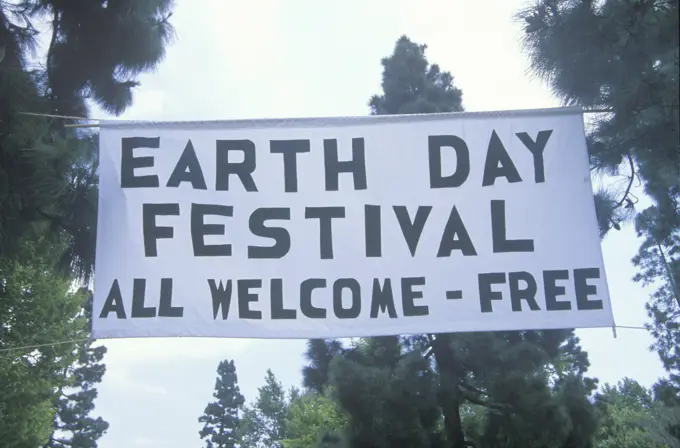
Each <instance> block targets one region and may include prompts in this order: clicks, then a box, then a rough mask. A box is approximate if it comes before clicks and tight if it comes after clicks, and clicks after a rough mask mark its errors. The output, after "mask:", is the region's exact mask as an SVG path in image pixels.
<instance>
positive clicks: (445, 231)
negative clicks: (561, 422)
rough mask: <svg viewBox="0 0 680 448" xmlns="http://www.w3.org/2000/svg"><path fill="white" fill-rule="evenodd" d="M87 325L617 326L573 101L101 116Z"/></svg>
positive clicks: (288, 328) (306, 333) (369, 329)
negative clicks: (316, 115) (554, 105)
mask: <svg viewBox="0 0 680 448" xmlns="http://www.w3.org/2000/svg"><path fill="white" fill-rule="evenodd" d="M93 318H94V322H93V335H94V337H97V338H115V337H164V336H203V337H248V338H329V337H351V336H377V335H392V334H413V333H440V332H469V331H496V330H530V329H556V328H575V327H600V326H611V325H613V317H612V311H611V306H610V300H609V295H608V289H607V281H606V276H605V271H604V266H603V261H602V253H601V248H600V239H599V233H598V226H597V220H596V217H595V208H594V201H593V191H592V187H591V181H590V170H589V163H588V155H587V151H586V142H585V135H584V128H583V121H582V115H581V110H580V109H573V108H559V109H549V110H540V111H511V112H495V113H452V114H434V115H414V116H382V117H376V116H369V117H357V118H331V119H290V120H254V121H228V122H181V123H134V122H103V123H102V124H101V133H100V191H99V219H98V236H97V259H96V272H95V295H94V310H93Z"/></svg>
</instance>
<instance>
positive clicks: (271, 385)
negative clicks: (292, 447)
mask: <svg viewBox="0 0 680 448" xmlns="http://www.w3.org/2000/svg"><path fill="white" fill-rule="evenodd" d="M295 396H297V391H296V390H295V389H292V390H291V392H290V397H288V398H287V397H286V392H285V391H284V389H283V385H282V384H281V383H280V382H279V381H278V380H277V379H276V376H275V375H274V373H273V372H272V371H271V370H270V369H267V375H266V376H265V384H264V386H262V387H259V388H258V390H257V399H256V400H255V403H253V405H252V406H248V407H246V408H245V409H244V413H243V414H244V415H243V422H242V423H243V424H242V426H243V446H244V447H253V448H255V447H267V448H281V442H282V440H284V439H286V437H287V431H286V418H287V414H288V406H289V404H290V401H292V398H293V397H295Z"/></svg>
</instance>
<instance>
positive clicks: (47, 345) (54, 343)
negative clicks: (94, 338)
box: [0, 338, 88, 353]
mask: <svg viewBox="0 0 680 448" xmlns="http://www.w3.org/2000/svg"><path fill="white" fill-rule="evenodd" d="M87 340H88V338H80V339H71V340H68V341H59V342H46V343H44V344H35V345H20V346H18V347H8V348H0V353H4V352H11V351H13V350H28V349H31V350H33V349H36V348H41V347H52V346H54V345H63V344H73V343H76V342H84V341H87Z"/></svg>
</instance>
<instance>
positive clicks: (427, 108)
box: [369, 36, 463, 115]
mask: <svg viewBox="0 0 680 448" xmlns="http://www.w3.org/2000/svg"><path fill="white" fill-rule="evenodd" d="M426 49H427V45H417V44H415V43H413V42H411V40H410V39H409V38H408V37H406V36H402V37H400V38H399V40H398V41H397V44H396V45H395V47H394V53H393V54H392V55H391V56H389V57H386V58H383V60H382V66H383V76H382V89H383V94H382V95H374V96H373V97H372V98H371V100H370V102H369V105H370V107H371V112H372V113H373V114H375V115H393V114H426V113H436V112H453V111H462V110H463V107H462V95H463V93H462V92H461V91H460V90H459V89H457V88H456V87H454V86H453V76H451V74H450V73H449V72H442V71H441V69H440V68H439V66H438V65H437V64H432V65H430V64H429V63H428V62H427V59H426V58H425V50H426Z"/></svg>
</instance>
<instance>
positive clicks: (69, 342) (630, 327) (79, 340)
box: [0, 325, 646, 353]
mask: <svg viewBox="0 0 680 448" xmlns="http://www.w3.org/2000/svg"><path fill="white" fill-rule="evenodd" d="M598 328H599V327H598ZM614 328H622V329H625V330H646V328H645V327H636V326H632V325H616V326H615V327H614ZM578 329H579V328H577V330H578ZM582 329H583V330H585V328H582ZM87 340H88V338H80V339H71V340H68V341H59V342H47V343H44V344H35V345H21V346H18V347H7V348H0V353H4V352H10V351H13V350H28V349H31V350H33V349H36V348H41V347H51V346H53V345H62V344H73V343H76V342H84V341H87Z"/></svg>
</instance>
